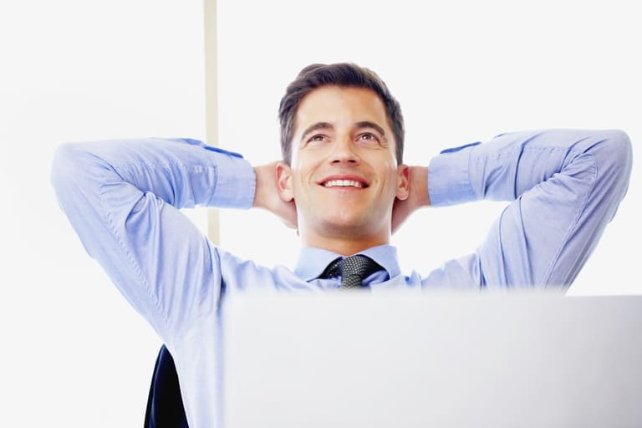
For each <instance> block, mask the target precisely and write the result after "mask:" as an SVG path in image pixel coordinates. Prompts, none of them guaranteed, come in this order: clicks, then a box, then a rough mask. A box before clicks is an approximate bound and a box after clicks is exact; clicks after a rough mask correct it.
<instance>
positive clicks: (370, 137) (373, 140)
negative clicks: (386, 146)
mask: <svg viewBox="0 0 642 428" xmlns="http://www.w3.org/2000/svg"><path fill="white" fill-rule="evenodd" d="M357 141H359V142H362V143H366V144H379V143H380V141H381V140H380V139H379V137H378V136H377V135H375V134H373V133H372V132H362V133H361V134H359V135H358V136H357Z"/></svg>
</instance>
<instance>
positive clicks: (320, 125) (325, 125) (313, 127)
mask: <svg viewBox="0 0 642 428" xmlns="http://www.w3.org/2000/svg"><path fill="white" fill-rule="evenodd" d="M317 129H334V126H333V125H332V124H331V123H328V122H317V123H315V124H312V125H310V126H308V127H307V128H306V130H305V131H304V132H303V135H301V140H305V137H306V136H307V135H308V134H309V133H311V132H314V131H316V130H317Z"/></svg>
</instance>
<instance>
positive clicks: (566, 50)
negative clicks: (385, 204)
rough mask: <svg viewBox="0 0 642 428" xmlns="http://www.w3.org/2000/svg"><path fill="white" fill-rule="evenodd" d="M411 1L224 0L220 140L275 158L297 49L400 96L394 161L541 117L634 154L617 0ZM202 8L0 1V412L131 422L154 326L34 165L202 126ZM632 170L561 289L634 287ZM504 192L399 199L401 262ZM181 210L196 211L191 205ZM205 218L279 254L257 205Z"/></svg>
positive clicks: (415, 265) (427, 251)
mask: <svg viewBox="0 0 642 428" xmlns="http://www.w3.org/2000/svg"><path fill="white" fill-rule="evenodd" d="M425 3H426V2H412V1H409V0H408V1H395V2H391V1H387V2H377V1H347V0H343V1H339V0H329V1H323V2H315V3H312V2H301V1H272V2H263V1H259V0H255V1H241V0H237V1H230V0H225V1H222V2H221V4H220V5H219V21H220V40H219V43H220V57H219V58H220V94H221V101H220V107H221V112H220V115H221V140H222V141H221V143H220V144H219V145H220V146H222V147H226V148H230V149H232V150H235V151H240V152H242V153H244V155H245V157H246V158H248V159H249V160H250V161H251V162H252V163H255V164H257V163H262V162H267V161H271V160H274V159H276V158H278V157H279V153H280V152H279V143H278V125H277V119H276V115H277V106H278V102H279V99H280V97H281V96H282V94H283V91H284V88H285V86H286V84H287V83H288V82H289V81H291V80H292V79H293V78H294V77H295V75H296V74H297V72H298V71H299V70H300V69H301V68H302V67H304V66H305V65H308V64H309V63H313V62H335V61H353V62H356V63H358V64H360V65H364V66H367V67H370V68H372V69H374V70H375V71H377V72H378V73H379V74H380V75H381V76H382V77H383V79H384V80H385V81H386V82H387V83H388V85H389V87H390V89H391V90H392V92H393V93H394V94H395V95H396V96H397V98H398V99H399V101H400V102H401V104H402V107H403V110H404V114H405V119H406V125H407V138H406V146H407V148H406V155H405V160H406V162H407V163H411V164H425V163H427V162H428V161H429V159H430V157H431V156H433V155H434V154H436V153H437V152H438V151H439V150H441V149H443V148H445V147H449V146H454V145H460V144H464V143H468V142H472V141H477V140H485V139H488V138H491V137H492V136H493V135H495V134H498V133H500V132H506V131H511V130H519V129H531V128H544V127H581V128H621V129H624V130H626V131H627V132H628V133H629V135H630V137H631V139H632V141H633V144H634V154H636V153H637V144H638V142H639V141H642V121H641V120H640V115H639V111H640V100H641V99H642V84H640V78H639V76H641V75H642V61H641V58H640V54H639V40H642V29H640V26H639V22H638V21H637V20H636V16H639V15H637V14H636V13H635V10H636V9H635V8H634V5H633V2H624V1H610V2H608V6H607V4H606V2H580V1H572V2H563V1H551V0H547V1H538V2H528V3H520V2H510V1H499V0H489V1H486V2H474V1H452V2H448V4H440V5H439V6H434V5H430V4H425ZM440 3H443V2H440ZM202 21H203V17H202V2H201V1H197V0H190V1H181V2H169V1H160V2H158V1H156V2H153V1H151V0H138V1H127V2H126V1H124V0H115V1H111V2H108V3H105V2H95V1H73V0H61V1H58V2H55V3H54V2H46V1H44V0H39V1H32V2H17V1H13V2H3V3H2V5H1V6H0V61H1V66H0V196H1V197H0V201H1V202H0V203H1V204H2V205H1V207H0V252H1V253H0V275H1V276H0V329H1V330H0V337H1V338H2V342H1V343H2V350H1V353H0V358H1V363H0V379H1V380H0V400H1V402H2V403H3V406H2V407H3V410H2V412H0V425H2V426H24V427H32V426H69V427H86V426H92V427H102V426H104V427H113V426H119V427H139V426H142V421H143V415H144V409H145V404H146V400H147V392H148V387H149V381H150V376H151V372H152V368H153V363H154V359H155V356H156V353H157V350H158V347H159V346H160V342H159V341H158V339H157V338H156V337H155V336H154V334H153V332H152V330H151V328H149V327H148V326H147V325H146V324H145V322H144V321H143V320H142V319H141V318H140V317H139V316H138V315H137V314H136V313H135V312H134V311H133V310H131V309H130V308H129V307H128V306H127V304H126V303H125V301H124V299H122V298H121V297H120V296H119V295H118V293H117V292H116V291H115V289H114V288H113V287H112V286H111V285H110V284H109V281H108V280H107V279H106V277H105V275H104V274H103V273H102V271H101V270H100V268H99V267H98V266H97V265H96V263H95V262H94V261H93V260H91V259H90V258H89V257H88V256H86V254H85V253H84V250H83V249H82V246H81V244H80V242H79V241H78V239H77V238H76V236H75V235H74V234H73V232H72V229H71V227H70V226H69V224H68V223H67V221H66V219H65V218H64V217H63V216H62V214H61V212H60V210H59V209H58V207H57V204H56V202H55V199H54V196H53V193H52V189H51V186H50V185H49V181H48V176H49V170H50V164H51V160H52V156H53V151H54V149H55V147H56V146H57V145H58V144H59V143H61V142H63V141H79V140H95V139H103V138H114V137H143V136H168V137H170V136H171V137H174V136H191V137H195V138H203V137H204V135H205V125H204V71H203V67H204V60H203V31H202ZM641 186H642V178H641V177H640V172H639V167H638V165H637V160H636V161H634V169H633V176H632V179H631V186H630V189H629V193H628V195H627V197H626V199H625V200H624V202H623V203H622V205H621V206H620V210H619V212H618V214H617V216H616V218H615V220H614V221H613V222H612V224H611V225H610V226H609V227H608V228H607V230H606V233H605V235H604V237H603V239H602V241H601V243H600V245H599V246H598V248H597V250H596V251H595V253H594V255H593V256H592V258H591V259H590V260H589V262H588V263H587V265H586V267H585V269H584V270H583V271H582V273H581V274H580V276H579V277H578V279H577V281H576V284H575V285H574V286H573V287H572V288H571V290H570V293H571V294H627V293H634V294H642V285H640V281H639V279H638V276H639V273H638V270H637V269H636V266H637V265H639V262H640V256H639V242H640V238H641V237H642V236H641V228H640V226H639V219H640V218H642V208H641V207H640V202H639V201H640V192H641V191H642V188H641ZM502 206H503V205H502V204H496V203H492V204H491V203H483V204H470V205H466V206H463V207H454V208H448V209H440V210H430V209H428V210H425V211H423V212H421V213H420V214H418V215H416V216H415V217H414V218H412V219H411V220H410V222H409V223H408V224H407V225H406V226H405V227H404V229H402V230H401V231H400V232H399V234H398V235H396V236H395V238H394V241H395V242H394V243H395V244H397V245H398V246H399V248H400V256H401V260H402V265H403V267H404V269H405V270H407V271H408V270H411V269H417V270H418V271H419V272H421V273H426V272H428V271H429V270H430V269H432V268H434V267H435V266H438V265H439V264H441V263H442V262H443V261H445V260H446V259H448V258H451V257H456V256H459V255H462V254H464V253H466V252H468V251H471V250H472V249H474V248H475V247H476V245H477V244H478V243H479V242H481V240H482V239H483V237H484V235H485V233H486V230H487V228H488V226H489V225H490V223H491V221H492V220H493V219H494V218H495V216H496V215H497V213H498V210H499V209H501V207H502ZM192 217H193V219H194V220H195V221H196V222H198V223H199V225H201V226H204V212H203V211H197V212H196V213H195V214H192ZM222 228H223V230H222V243H223V245H224V246H225V247H226V248H228V249H230V250H232V251H234V252H236V253H238V254H239V255H241V256H246V257H251V258H254V259H256V260H258V261H259V262H262V263H266V264H270V265H271V264H275V263H285V264H290V265H291V264H292V263H293V262H294V261H295V259H296V249H297V246H298V244H297V240H296V235H295V234H294V233H293V232H292V231H289V230H285V229H284V227H283V226H281V225H280V223H279V221H278V220H275V219H272V218H271V217H269V216H268V215H267V214H265V213H260V212H259V213H257V212H254V211H248V212H232V213H230V212H226V213H223V214H222ZM275 242H278V247H279V248H281V249H282V252H281V253H280V254H279V253H278V252H277V251H275V250H274V245H275V244H274V243H275ZM419 244H421V245H420V246H419ZM417 249H419V250H420V251H414V250H417Z"/></svg>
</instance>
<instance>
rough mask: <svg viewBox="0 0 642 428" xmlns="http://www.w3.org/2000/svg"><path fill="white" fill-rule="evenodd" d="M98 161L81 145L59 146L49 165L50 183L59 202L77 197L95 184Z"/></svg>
mask: <svg viewBox="0 0 642 428" xmlns="http://www.w3.org/2000/svg"><path fill="white" fill-rule="evenodd" d="M98 163H99V159H98V158H97V157H96V156H95V155H93V154H92V153H91V152H90V151H89V150H88V148H87V146H86V144H82V143H65V144H62V145H60V146H59V147H58V148H57V149H56V151H55V153H54V158H53V162H52V164H51V173H50V181H51V185H52V186H53V188H54V191H55V192H56V195H57V196H58V199H59V200H63V199H69V198H75V197H78V193H83V189H85V190H86V189H88V188H89V187H91V186H92V184H93V183H94V182H95V180H94V179H93V178H94V176H95V174H96V171H97V169H96V167H99V165H98Z"/></svg>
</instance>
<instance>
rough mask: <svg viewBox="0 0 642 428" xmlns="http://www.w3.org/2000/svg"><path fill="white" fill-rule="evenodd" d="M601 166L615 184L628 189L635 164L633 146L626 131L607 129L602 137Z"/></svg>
mask: <svg viewBox="0 0 642 428" xmlns="http://www.w3.org/2000/svg"><path fill="white" fill-rule="evenodd" d="M602 143H603V144H602V146H603V147H602V150H600V152H601V156H600V159H601V162H600V163H601V167H602V172H603V173H604V174H605V175H607V176H609V177H610V178H611V179H612V180H613V181H614V185H615V186H617V187H620V188H622V189H623V190H624V191H626V188H627V187H628V184H629V179H630V177H631V168H632V166H633V146H632V144H631V139H630V138H629V136H628V135H627V133H626V132H624V131H621V130H611V131H605V135H604V137H603V138H602Z"/></svg>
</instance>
